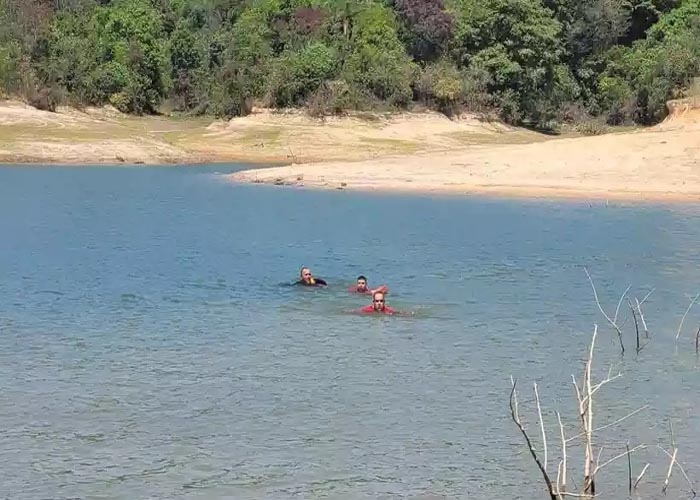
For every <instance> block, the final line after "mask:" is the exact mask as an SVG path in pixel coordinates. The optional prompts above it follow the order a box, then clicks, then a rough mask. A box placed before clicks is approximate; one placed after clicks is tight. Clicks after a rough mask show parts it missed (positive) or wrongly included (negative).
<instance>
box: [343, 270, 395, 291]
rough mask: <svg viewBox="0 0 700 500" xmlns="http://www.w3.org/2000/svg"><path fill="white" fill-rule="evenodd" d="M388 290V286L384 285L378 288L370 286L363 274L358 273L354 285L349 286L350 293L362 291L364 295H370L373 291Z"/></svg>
mask: <svg viewBox="0 0 700 500" xmlns="http://www.w3.org/2000/svg"><path fill="white" fill-rule="evenodd" d="M388 291H389V287H388V286H386V285H382V286H380V287H378V288H374V289H372V288H370V287H369V285H368V284H367V278H365V277H364V276H362V275H360V276H358V277H357V283H356V284H355V286H351V287H350V292H351V293H362V294H366V295H371V294H374V292H384V293H387V292H388Z"/></svg>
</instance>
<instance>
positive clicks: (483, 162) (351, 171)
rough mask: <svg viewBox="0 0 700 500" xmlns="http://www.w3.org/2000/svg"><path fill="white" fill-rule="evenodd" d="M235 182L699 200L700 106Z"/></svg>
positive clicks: (237, 177) (263, 173) (258, 174)
mask: <svg viewBox="0 0 700 500" xmlns="http://www.w3.org/2000/svg"><path fill="white" fill-rule="evenodd" d="M229 178H230V179H231V180H232V181H235V182H255V183H268V184H277V185H291V186H306V187H312V188H331V189H347V190H385V191H417V192H423V193H430V192H434V193H454V194H469V193H472V194H475V193H481V194H495V195H507V196H526V197H548V198H577V199H581V198H583V199H587V198H590V199H624V200H639V201H659V200H666V201H689V200H700V109H697V108H695V107H694V106H685V107H677V108H676V109H674V113H673V114H672V116H671V117H670V118H669V119H668V120H667V121H665V122H664V123H662V124H661V125H659V126H657V127H653V128H649V129H645V130H637V131H633V132H624V133H613V134H607V135H601V136H595V137H579V138H563V139H554V140H547V141H539V142H534V143H530V144H489V145H474V146H471V147H463V148H455V149H453V150H450V151H447V152H438V153H422V154H413V155H403V156H393V157H387V158H382V159H381V160H374V161H359V162H358V161H354V162H352V161H335V162H323V163H315V164H298V165H290V166H285V167H277V168H269V169H257V170H248V171H244V172H240V173H236V174H233V175H231V176H229Z"/></svg>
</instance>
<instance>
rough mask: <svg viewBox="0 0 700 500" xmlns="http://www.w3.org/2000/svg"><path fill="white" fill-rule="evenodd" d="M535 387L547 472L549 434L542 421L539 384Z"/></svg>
mask: <svg viewBox="0 0 700 500" xmlns="http://www.w3.org/2000/svg"><path fill="white" fill-rule="evenodd" d="M534 386H535V399H536V400H537V415H538V416H539V419H540V430H541V431H542V446H543V448H544V470H547V434H546V433H545V431H544V420H543V419H542V407H541V406H540V394H539V393H538V392H537V382H535V384H534Z"/></svg>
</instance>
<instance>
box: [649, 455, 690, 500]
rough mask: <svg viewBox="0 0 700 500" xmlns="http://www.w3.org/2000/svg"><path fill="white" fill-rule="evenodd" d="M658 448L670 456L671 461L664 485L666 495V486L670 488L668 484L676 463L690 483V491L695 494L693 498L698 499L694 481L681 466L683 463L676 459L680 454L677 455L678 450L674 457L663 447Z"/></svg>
mask: <svg viewBox="0 0 700 500" xmlns="http://www.w3.org/2000/svg"><path fill="white" fill-rule="evenodd" d="M657 447H658V448H659V449H660V450H661V451H663V452H664V453H665V454H666V455H668V457H669V458H670V459H671V465H670V466H669V472H668V476H667V477H666V483H664V493H665V492H666V491H665V489H666V486H668V484H667V483H668V478H669V477H671V467H673V463H674V462H675V463H676V465H677V466H678V469H679V470H680V471H681V474H683V477H685V480H686V481H687V482H688V486H690V491H691V492H692V493H693V497H696V496H697V493H696V492H695V487H694V486H693V483H692V481H691V480H690V478H689V477H688V474H686V473H685V469H683V466H682V465H681V463H680V462H679V461H678V460H677V459H676V457H677V455H678V453H677V452H678V448H674V450H673V455H672V454H670V453H669V452H668V451H666V450H664V449H663V448H662V447H661V446H659V445H657Z"/></svg>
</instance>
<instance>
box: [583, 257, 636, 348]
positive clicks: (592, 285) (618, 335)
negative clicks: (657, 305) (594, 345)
mask: <svg viewBox="0 0 700 500" xmlns="http://www.w3.org/2000/svg"><path fill="white" fill-rule="evenodd" d="M583 270H584V271H586V276H588V281H590V282H591V288H592V289H593V297H594V298H595V303H596V304H597V306H598V309H599V310H600V312H601V313H602V314H603V316H604V317H605V319H606V320H608V323H610V324H611V325H612V327H613V328H614V329H615V331H616V332H617V337H618V339H619V340H620V350H621V351H622V354H625V345H624V343H623V342H622V330H621V329H620V327H619V326H617V315H618V313H619V311H620V304H622V301H623V299H624V298H625V295H627V292H628V291H629V289H630V287H629V286H628V287H627V289H626V290H625V292H624V293H623V294H622V295H621V296H620V300H619V301H618V303H617V309H616V310H615V319H614V320H613V319H610V316H608V315H607V313H606V312H605V311H604V310H603V306H601V305H600V300H598V292H597V291H596V289H595V284H593V278H591V275H590V274H589V272H588V269H587V268H585V267H584V268H583Z"/></svg>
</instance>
